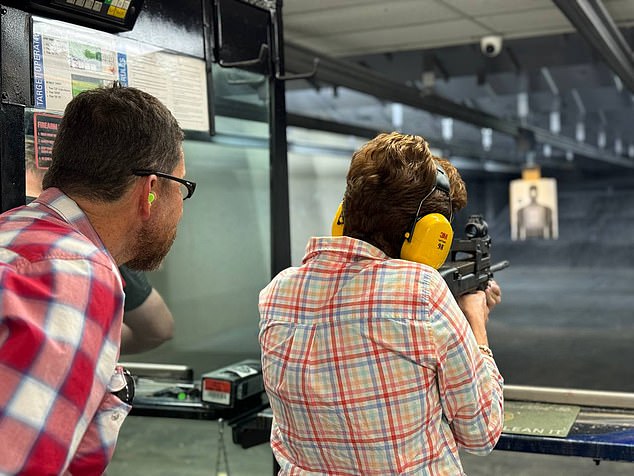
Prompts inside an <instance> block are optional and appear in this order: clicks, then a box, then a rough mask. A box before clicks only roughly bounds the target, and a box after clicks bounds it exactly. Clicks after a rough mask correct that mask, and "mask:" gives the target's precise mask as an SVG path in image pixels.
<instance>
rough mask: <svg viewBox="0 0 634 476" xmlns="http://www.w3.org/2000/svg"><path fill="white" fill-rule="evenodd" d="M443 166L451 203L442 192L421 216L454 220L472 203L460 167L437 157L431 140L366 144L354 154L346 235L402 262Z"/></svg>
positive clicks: (393, 136)
mask: <svg viewBox="0 0 634 476" xmlns="http://www.w3.org/2000/svg"><path fill="white" fill-rule="evenodd" d="M437 164H439V165H441V166H442V168H443V169H444V170H445V172H446V174H447V177H448V178H449V183H450V194H451V202H450V201H449V197H447V194H446V193H444V192H442V191H440V190H437V191H436V192H434V193H433V194H432V195H431V196H430V197H429V198H427V200H425V202H424V203H423V204H422V207H421V213H420V215H421V216H423V215H426V214H428V213H442V214H443V215H445V216H446V217H447V218H449V217H450V216H451V214H452V213H453V212H455V211H458V210H460V209H462V208H463V207H464V206H465V205H466V204H467V190H466V187H465V184H464V182H463V180H462V178H461V177H460V174H459V173H458V171H457V170H456V168H455V167H454V166H453V165H452V164H451V162H449V161H448V160H446V159H442V158H438V157H435V156H434V155H433V154H432V153H431V151H430V149H429V144H427V142H426V141H425V139H423V138H422V137H420V136H415V135H408V134H400V133H397V132H392V133H389V134H387V133H386V134H379V135H378V136H377V137H375V138H374V139H372V140H370V141H369V142H367V143H366V144H364V145H363V146H362V147H361V148H360V149H359V150H358V151H356V152H355V153H354V154H353V155H352V161H351V163H350V169H349V170H348V176H347V186H346V192H345V195H344V201H343V216H344V234H345V235H346V236H350V237H352V238H358V239H361V240H364V241H366V242H368V243H370V244H372V245H374V246H376V247H378V248H380V249H381V250H383V251H384V252H385V253H386V254H387V255H388V256H390V257H392V258H398V257H399V256H400V251H401V246H402V244H403V240H404V234H405V232H406V231H407V230H408V229H409V227H410V226H411V224H412V222H413V220H414V217H415V215H416V210H417V209H418V205H419V203H420V201H421V200H422V199H423V197H425V195H427V194H428V193H429V192H431V190H432V188H433V187H435V185H436V166H437ZM450 203H451V205H450ZM450 207H451V210H450Z"/></svg>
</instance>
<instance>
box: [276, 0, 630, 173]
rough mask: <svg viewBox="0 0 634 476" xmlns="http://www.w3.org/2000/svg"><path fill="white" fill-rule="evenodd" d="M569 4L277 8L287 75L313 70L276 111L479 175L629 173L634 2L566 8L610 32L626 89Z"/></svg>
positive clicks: (439, 1)
mask: <svg viewBox="0 0 634 476" xmlns="http://www.w3.org/2000/svg"><path fill="white" fill-rule="evenodd" d="M573 1H575V0H559V2H557V1H556V2H553V1H549V0H480V1H479V0H391V1H385V0H382V1H377V0H320V1H314V0H286V1H285V2H284V4H283V22H284V37H285V41H286V43H287V46H286V57H287V69H289V70H290V71H292V72H293V73H302V72H306V71H308V70H310V68H311V60H312V58H313V57H316V58H319V59H320V60H321V62H320V64H319V65H318V67H317V74H316V75H314V76H313V77H312V78H311V79H309V80H300V81H289V82H288V83H287V108H288V110H289V112H290V113H291V116H292V117H293V115H296V116H298V117H299V118H300V119H301V118H305V117H306V116H308V117H312V118H316V119H318V120H320V121H323V122H321V124H325V123H333V122H334V123H337V124H339V125H348V126H356V127H360V128H365V130H367V132H368V134H369V133H371V132H372V131H382V130H394V129H398V130H402V131H403V132H408V133H416V134H420V135H423V136H425V137H426V138H428V140H429V141H430V143H431V144H432V146H435V147H436V148H438V149H441V150H442V151H443V152H444V153H446V154H447V155H450V156H453V157H456V158H457V157H463V158H470V159H476V160H477V161H479V162H480V163H482V164H484V163H492V162H494V163H498V164H506V165H515V166H517V167H521V166H524V165H526V164H527V163H528V164H529V165H532V164H533V163H534V164H537V165H542V166H544V167H553V168H561V169H565V170H569V169H571V168H585V169H587V170H590V171H594V170H597V169H610V170H611V169H614V168H616V167H618V168H621V169H632V168H634V95H633V93H634V91H632V90H630V88H629V87H628V86H631V84H632V83H631V82H630V81H629V79H630V77H629V76H627V73H628V70H627V68H628V67H630V66H631V65H634V59H633V58H632V52H631V51H632V44H634V0H604V1H603V3H602V4H601V2H600V1H599V0H576V1H575V4H578V5H581V6H583V5H582V4H584V3H592V4H593V5H594V7H595V8H600V7H601V5H603V6H604V7H605V11H606V12H607V15H608V21H609V22H613V24H615V25H616V27H618V29H617V32H618V33H619V35H620V36H621V37H622V38H623V39H624V40H625V42H624V51H625V53H624V55H623V56H622V57H621V58H624V59H621V65H624V70H625V75H626V77H625V80H623V79H621V78H623V77H624V74H623V70H621V71H617V70H615V67H614V64H613V63H612V64H610V62H609V61H608V58H607V57H606V55H605V50H604V51H603V52H602V51H601V49H600V48H598V46H600V44H599V43H600V41H599V40H600V38H599V39H598V40H596V41H594V40H593V45H594V46H591V45H590V43H589V41H588V38H589V37H588V31H587V30H588V29H587V28H586V29H585V30H586V31H578V30H577V28H578V25H576V26H573V24H572V23H571V21H570V20H569V14H568V13H566V12H563V9H560V6H558V5H557V3H561V2H573ZM601 11H602V10H601ZM608 26H609V25H608ZM598 28H599V30H598V31H599V33H601V31H603V30H605V24H603V25H598ZM601 28H603V30H601ZM490 35H494V36H498V37H499V38H501V40H502V43H501V45H502V46H501V50H500V53H499V54H498V55H495V56H493V57H489V56H487V55H485V54H483V53H482V51H481V44H480V42H481V39H482V38H483V37H486V36H490ZM613 39H614V37H608V41H607V42H606V44H607V45H608V46H609V41H612V40H613ZM608 50H609V48H608ZM628 55H629V56H628ZM355 78H356V79H355ZM364 83H368V84H369V83H372V84H373V86H372V87H366V85H364ZM403 104H404V105H403ZM452 118H453V119H452ZM483 118H484V119H483ZM296 119H297V118H296ZM297 121H298V122H302V121H301V120H299V119H297ZM289 123H293V120H290V121H289ZM483 129H484V132H483ZM342 130H345V128H342ZM483 137H484V142H483ZM487 138H490V139H491V143H490V145H488V143H487V140H486V139H487Z"/></svg>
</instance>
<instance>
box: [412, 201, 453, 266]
mask: <svg viewBox="0 0 634 476" xmlns="http://www.w3.org/2000/svg"><path fill="white" fill-rule="evenodd" d="M452 240H453V228H451V223H449V220H447V218H445V216H444V215H441V214H440V213H430V214H428V215H425V216H424V217H422V218H421V219H420V220H418V221H417V222H416V225H414V229H413V231H411V232H410V231H408V232H407V233H405V241H404V242H403V246H402V247H401V258H402V259H406V260H408V261H415V262H416V263H423V264H426V265H429V266H431V267H432V268H436V269H438V268H440V267H441V266H442V264H443V263H444V262H445V260H446V259H447V255H448V254H449V251H450V249H451V241H452Z"/></svg>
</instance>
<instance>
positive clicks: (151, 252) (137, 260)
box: [126, 223, 176, 271]
mask: <svg viewBox="0 0 634 476" xmlns="http://www.w3.org/2000/svg"><path fill="white" fill-rule="evenodd" d="M175 239H176V226H174V227H173V228H170V229H169V230H165V229H161V228H160V227H158V226H157V225H156V224H154V223H152V224H150V223H146V224H145V225H144V226H143V228H141V230H140V231H139V233H138V235H137V240H136V247H135V249H136V253H135V255H134V256H135V257H134V258H132V259H131V260H130V261H128V262H127V263H126V266H127V267H128V268H130V269H134V270H136V271H155V270H157V269H158V268H159V266H161V263H162V262H163V259H164V258H165V256H167V253H168V252H169V250H170V248H171V247H172V244H173V243H174V240H175Z"/></svg>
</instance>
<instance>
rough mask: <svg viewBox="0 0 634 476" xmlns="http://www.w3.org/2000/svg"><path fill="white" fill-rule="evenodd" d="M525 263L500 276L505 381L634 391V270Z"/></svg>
mask: <svg viewBox="0 0 634 476" xmlns="http://www.w3.org/2000/svg"><path fill="white" fill-rule="evenodd" d="M494 252H495V249H494ZM495 256H496V257H497V258H500V257H501V255H500V254H499V253H498V254H496V255H495ZM517 261H518V260H517V259H516V260H513V258H512V257H511V263H513V264H512V265H511V266H510V267H509V268H508V269H505V270H504V271H501V272H499V273H496V274H495V279H496V280H497V281H498V282H499V283H500V286H501V288H502V290H503V300H502V304H501V305H500V306H499V307H498V308H496V309H495V310H494V312H493V313H492V314H491V317H490V320H489V326H488V334H489V341H490V346H491V348H492V349H493V351H494V354H495V359H496V362H497V364H498V366H499V368H500V371H501V373H502V375H503V376H504V379H505V382H506V383H507V384H512V385H535V386H545V387H548V386H550V387H562V388H578V389H588V390H605V391H616V392H634V368H633V367H632V366H631V365H629V364H626V362H633V361H634V346H632V342H634V320H633V319H632V309H634V293H632V290H631V283H632V282H633V281H634V269H628V268H604V269H602V268H597V267H592V268H589V267H588V268H584V267H578V268H573V269H572V270H571V268H569V267H566V268H564V267H561V268H557V267H541V266H540V267H538V266H526V265H523V266H521V265H516V264H515V263H516V262H517Z"/></svg>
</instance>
